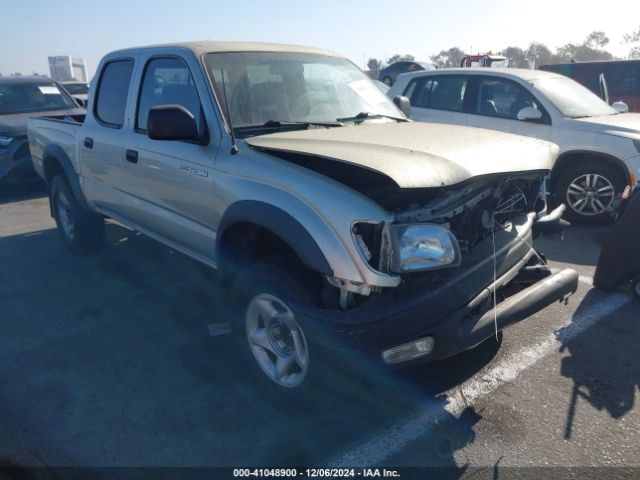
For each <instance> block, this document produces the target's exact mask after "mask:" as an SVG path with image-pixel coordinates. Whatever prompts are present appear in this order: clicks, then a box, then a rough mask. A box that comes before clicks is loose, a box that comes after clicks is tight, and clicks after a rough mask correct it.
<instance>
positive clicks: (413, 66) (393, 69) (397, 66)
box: [378, 61, 435, 86]
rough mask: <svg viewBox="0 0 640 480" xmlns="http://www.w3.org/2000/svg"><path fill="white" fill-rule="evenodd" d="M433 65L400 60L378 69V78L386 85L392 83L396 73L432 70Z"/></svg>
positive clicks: (396, 76)
mask: <svg viewBox="0 0 640 480" xmlns="http://www.w3.org/2000/svg"><path fill="white" fill-rule="evenodd" d="M434 68H435V67H434V66H433V64H431V63H427V62H413V61H410V62H409V61H401V62H395V63H392V64H391V65H388V66H387V67H385V68H383V69H382V70H380V74H379V76H378V79H379V80H380V81H381V82H383V83H385V84H386V85H389V86H391V85H393V84H394V83H395V81H396V78H398V75H400V74H402V73H407V72H417V71H419V70H433V69H434Z"/></svg>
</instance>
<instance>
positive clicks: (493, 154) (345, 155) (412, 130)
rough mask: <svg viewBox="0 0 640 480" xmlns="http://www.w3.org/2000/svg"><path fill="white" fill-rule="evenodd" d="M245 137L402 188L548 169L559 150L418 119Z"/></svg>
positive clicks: (252, 142) (263, 146)
mask: <svg viewBox="0 0 640 480" xmlns="http://www.w3.org/2000/svg"><path fill="white" fill-rule="evenodd" d="M245 141H246V142H247V143H248V144H249V145H251V146H252V147H255V148H258V149H260V150H263V151H266V152H270V151H271V152H288V153H293V154H303V155H311V156H316V157H324V158H329V159H333V160H337V161H340V162H344V163H347V164H352V165H357V166H360V167H364V168H367V169H370V170H373V171H375V172H378V173H381V174H383V175H386V176H387V177H389V178H391V179H392V180H393V181H394V182H395V183H396V184H397V185H398V186H399V187H401V188H430V187H445V186H450V185H455V184H458V183H460V182H464V181H465V180H468V179H470V178H472V177H476V176H481V175H488V174H495V173H512V172H513V173H515V172H525V171H540V170H550V169H551V168H552V167H553V165H554V163H555V160H556V157H557V155H558V147H557V146H556V145H555V144H552V143H549V142H545V141H542V140H535V139H530V138H525V137H521V136H518V135H511V134H507V133H501V132H494V131H491V130H484V129H480V128H470V127H460V126H455V125H443V124H428V123H417V122H415V123H414V122H403V123H386V122H385V123H368V124H361V125H356V126H347V127H334V128H318V129H309V130H302V131H294V132H282V133H274V134H269V135H260V136H257V137H251V138H247V139H245ZM303 165H304V163H303Z"/></svg>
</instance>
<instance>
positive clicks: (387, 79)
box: [382, 77, 393, 86]
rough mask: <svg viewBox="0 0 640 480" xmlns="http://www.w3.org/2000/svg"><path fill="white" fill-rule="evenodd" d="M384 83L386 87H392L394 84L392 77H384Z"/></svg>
mask: <svg viewBox="0 0 640 480" xmlns="http://www.w3.org/2000/svg"><path fill="white" fill-rule="evenodd" d="M382 83H384V84H385V85H388V86H391V85H392V84H393V82H392V81H391V77H384V78H383V79H382Z"/></svg>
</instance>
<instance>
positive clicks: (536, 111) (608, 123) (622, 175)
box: [387, 68, 640, 223]
mask: <svg viewBox="0 0 640 480" xmlns="http://www.w3.org/2000/svg"><path fill="white" fill-rule="evenodd" d="M387 95H389V96H390V97H391V98H394V97H395V96H397V95H402V96H405V97H407V98H409V100H410V102H411V118H412V119H414V120H417V121H423V122H436V123H451V124H457V125H468V126H471V127H481V128H488V129H492V130H500V131H503V132H509V133H516V134H520V135H526V136H529V137H536V138H540V139H544V140H548V141H551V142H553V143H556V144H558V146H559V147H560V157H559V159H558V162H557V163H556V166H555V168H554V169H553V171H552V174H551V178H550V190H551V192H552V193H554V194H555V197H556V200H557V201H559V202H565V203H566V204H567V206H568V208H567V211H566V216H567V217H568V218H569V219H570V220H573V221H578V222H583V223H597V222H600V221H603V220H605V219H606V218H607V209H608V208H609V207H610V206H611V205H612V204H613V201H614V198H615V196H616V194H617V193H619V192H621V191H622V190H624V188H625V187H626V186H627V185H632V186H633V185H635V184H636V179H637V178H638V176H639V175H640V114H638V113H626V112H625V111H626V106H625V105H624V104H621V103H617V104H614V106H615V107H616V108H613V107H610V106H609V105H607V104H606V103H605V102H603V101H602V100H600V98H598V97H597V96H596V95H594V94H593V93H591V92H590V91H589V90H587V89H586V88H585V87H583V86H582V85H580V84H579V83H577V82H575V81H573V80H571V79H569V78H567V77H565V76H563V75H558V74H555V73H550V72H543V71H540V70H520V69H497V70H494V69H491V70H487V69H486V68H479V69H469V68H465V69H443V70H437V71H420V72H415V73H408V74H404V75H400V76H399V77H398V81H397V82H396V83H395V84H394V86H393V87H392V88H391V89H390V90H389V92H388V93H387Z"/></svg>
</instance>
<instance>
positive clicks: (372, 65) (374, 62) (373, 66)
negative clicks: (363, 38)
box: [367, 58, 382, 72]
mask: <svg viewBox="0 0 640 480" xmlns="http://www.w3.org/2000/svg"><path fill="white" fill-rule="evenodd" d="M367 68H368V69H369V70H371V71H372V72H379V71H380V70H382V60H378V59H377V58H370V59H369V61H368V62H367Z"/></svg>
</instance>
